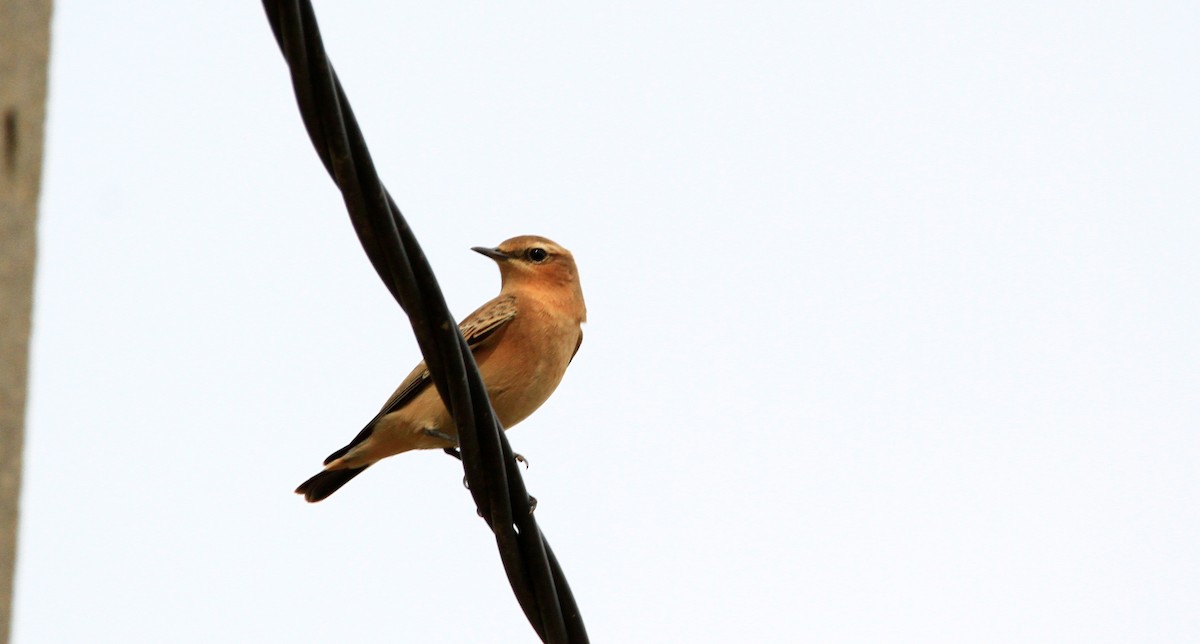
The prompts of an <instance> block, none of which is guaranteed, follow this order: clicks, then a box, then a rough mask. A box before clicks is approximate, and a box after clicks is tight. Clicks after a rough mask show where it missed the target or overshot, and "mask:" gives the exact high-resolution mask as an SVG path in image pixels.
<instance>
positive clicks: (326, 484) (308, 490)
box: [296, 465, 370, 503]
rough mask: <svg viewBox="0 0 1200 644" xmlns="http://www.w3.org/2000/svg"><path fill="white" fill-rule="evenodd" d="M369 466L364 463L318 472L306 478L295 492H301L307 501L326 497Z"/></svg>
mask: <svg viewBox="0 0 1200 644" xmlns="http://www.w3.org/2000/svg"><path fill="white" fill-rule="evenodd" d="M368 467H370V465H364V466H362V467H352V468H348V469H344V470H325V471H324V472H318V473H317V475H316V476H314V477H312V478H310V479H308V480H307V481H305V482H303V483H301V484H300V487H298V488H296V494H303V495H304V500H305V501H308V502H309V503H316V502H317V501H320V500H322V499H325V498H327V497H328V496H329V495H330V494H333V493H334V492H337V491H338V489H340V488H341V487H342V486H343V485H345V484H346V483H349V482H350V479H352V478H354V477H356V476H358V475H359V474H360V473H361V472H362V471H363V470H365V469H367V468H368Z"/></svg>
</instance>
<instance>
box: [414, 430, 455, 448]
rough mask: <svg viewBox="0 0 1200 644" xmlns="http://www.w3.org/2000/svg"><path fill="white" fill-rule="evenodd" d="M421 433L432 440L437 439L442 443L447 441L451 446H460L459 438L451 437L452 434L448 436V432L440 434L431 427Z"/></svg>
mask: <svg viewBox="0 0 1200 644" xmlns="http://www.w3.org/2000/svg"><path fill="white" fill-rule="evenodd" d="M421 433H422V434H425V435H426V436H428V437H430V438H436V439H438V440H440V441H446V442H447V443H450V444H451V445H458V439H457V438H455V437H453V436H451V435H450V434H447V433H446V432H439V431H438V430H436V429H433V428H431V427H426V428H425V429H422V430H421Z"/></svg>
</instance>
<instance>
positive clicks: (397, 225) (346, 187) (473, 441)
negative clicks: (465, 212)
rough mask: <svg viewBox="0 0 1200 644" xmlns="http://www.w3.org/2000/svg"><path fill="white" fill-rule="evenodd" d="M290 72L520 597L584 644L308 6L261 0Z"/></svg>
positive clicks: (537, 617)
mask: <svg viewBox="0 0 1200 644" xmlns="http://www.w3.org/2000/svg"><path fill="white" fill-rule="evenodd" d="M263 7H264V8H265V9H266V12H267V19H268V21H269V22H270V23H271V30H272V31H273V32H274V33H275V40H276V41H277V42H278V43H279V48H280V50H281V51H282V52H283V57H284V59H285V60H286V61H287V64H288V67H289V69H290V70H291V76H292V86H293V88H294V89H295V93H296V103H297V105H298V106H299V108H300V116H301V118H302V119H303V120H304V128H305V130H307V132H308V136H309V139H310V140H311V141H312V144H313V147H314V148H315V149H316V151H317V156H319V157H320V158H321V163H323V164H324V165H325V169H326V171H328V172H329V176H330V177H332V178H333V181H334V183H336V184H337V186H338V189H339V190H341V192H342V197H343V200H344V201H345V203H346V210H347V211H348V212H349V213H350V221H351V223H352V224H353V225H354V230H355V232H356V233H357V234H358V239H359V241H360V242H361V243H362V247H363V250H364V251H365V252H366V253H367V257H368V258H369V259H370V260H371V264H372V265H373V266H374V267H375V271H376V272H377V273H378V274H379V277H380V279H382V280H383V283H384V285H385V286H387V288H388V290H389V291H390V292H391V293H392V296H393V297H394V298H395V299H396V301H397V302H398V303H399V304H400V307H401V308H402V309H404V311H405V313H407V314H408V318H409V321H410V323H411V324H412V327H413V333H414V334H415V335H416V338H417V344H418V346H419V347H420V349H421V354H422V355H423V356H424V357H425V362H426V364H427V365H428V366H429V373H430V376H431V378H432V380H433V382H434V385H435V386H436V387H437V391H438V394H439V395H441V397H442V400H443V401H445V402H446V407H447V408H448V409H449V410H450V412H451V415H452V416H453V417H454V422H455V425H456V427H457V429H458V439H459V446H460V451H461V458H462V463H463V471H464V472H465V474H466V478H467V483H468V487H469V488H470V491H471V496H472V498H474V500H475V506H476V507H477V508H478V510H479V515H480V516H481V517H483V519H484V520H485V521H487V523H488V526H489V527H490V528H491V529H492V533H493V534H494V535H495V537H496V545H497V548H498V549H499V551H500V559H501V561H502V563H503V564H504V570H505V572H506V573H507V575H508V581H509V584H510V585H511V586H512V589H513V593H514V594H515V595H516V597H517V601H518V602H519V603H520V604H521V608H522V610H524V611H525V616H526V618H528V619H529V623H530V624H531V625H532V626H533V628H534V630H535V631H537V634H538V636H539V637H541V639H542V641H544V642H553V643H555V644H558V643H560V642H571V643H578V642H587V641H588V637H587V631H586V630H585V628H584V625H583V619H582V617H581V616H580V615H579V608H578V606H577V605H576V603H575V598H574V596H573V595H572V594H571V589H570V586H569V585H568V584H567V579H566V577H565V576H564V575H563V571H562V568H561V567H560V566H559V565H558V560H557V558H555V556H554V552H553V551H552V550H551V549H550V544H548V543H547V542H546V540H545V537H544V536H543V535H542V531H541V529H540V528H539V527H538V525H537V520H536V519H534V517H533V510H532V507H531V503H530V497H529V494H528V492H527V491H526V489H525V482H524V480H523V479H522V478H521V472H520V467H519V466H518V465H517V462H516V459H515V457H514V455H513V451H512V448H511V447H510V446H509V444H508V439H507V438H506V437H505V436H504V430H503V428H502V427H501V426H500V423H499V421H498V420H497V419H496V415H495V413H494V412H493V410H492V406H491V402H490V401H489V399H488V396H487V390H486V389H485V388H484V385H483V380H482V379H481V378H480V376H479V370H478V368H477V367H476V365H475V359H474V357H473V356H472V354H471V351H470V349H469V348H468V347H467V344H466V342H465V341H464V340H463V337H462V334H461V333H459V331H458V325H457V324H455V322H454V318H453V317H451V315H450V311H449V309H448V308H447V306H446V301H445V299H444V298H443V297H442V292H441V288H439V287H438V283H437V280H436V278H435V277H434V275H433V270H432V269H431V268H430V266H429V262H428V261H426V259H425V254H424V253H423V252H422V251H421V246H420V245H419V244H418V243H417V239H416V237H415V236H414V235H413V232H412V230H411V229H410V228H409V227H408V223H407V222H406V221H405V220H404V217H403V216H402V215H401V214H400V209H399V208H398V207H397V206H396V203H395V202H394V201H393V200H392V196H391V195H390V194H389V193H388V191H387V189H386V188H385V187H384V186H383V183H382V181H381V180H380V179H379V175H378V174H377V173H376V172H375V165H374V163H373V162H372V160H371V155H370V152H369V151H368V150H367V143H366V141H365V140H364V138H363V135H362V131H361V130H360V129H359V127H358V122H357V121H356V120H355V118H354V112H353V111H352V110H351V108H350V102H349V100H347V98H346V94H345V92H344V91H343V90H342V86H341V83H340V82H339V81H338V78H337V74H336V73H334V71H333V66H332V65H331V64H330V62H329V59H328V57H327V56H326V55H325V47H324V45H323V44H322V41H321V33H320V30H319V29H318V27H317V19H316V16H315V15H314V13H313V9H312V4H311V3H310V2H309V1H308V0H263Z"/></svg>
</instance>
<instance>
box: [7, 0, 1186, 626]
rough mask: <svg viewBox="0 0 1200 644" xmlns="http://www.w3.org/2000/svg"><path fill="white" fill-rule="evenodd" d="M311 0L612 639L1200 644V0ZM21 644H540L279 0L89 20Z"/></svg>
mask: <svg viewBox="0 0 1200 644" xmlns="http://www.w3.org/2000/svg"><path fill="white" fill-rule="evenodd" d="M971 4H972V3H951V2H946V3H891V4H881V3H841V2H839V3H833V2H830V3H822V4H809V5H801V4H799V3H790V2H788V3H785V2H779V3H765V2H764V3H753V4H739V3H687V4H683V3H677V4H672V3H662V2H659V3H649V4H647V3H618V4H612V3H609V4H605V5H594V6H588V7H581V6H566V5H564V4H562V3H430V2H426V3H386V2H329V1H321V2H319V3H318V6H317V10H318V16H319V18H320V21H321V25H322V27H323V29H324V33H325V36H326V41H327V45H328V47H329V49H330V51H331V55H332V56H333V59H334V61H335V64H336V65H337V69H338V70H339V72H340V73H341V75H342V79H343V81H344V83H345V86H346V89H347V91H348V93H349V95H350V98H351V100H352V103H353V105H354V107H355V110H356V111H357V114H358V116H359V118H360V119H361V121H362V124H363V127H364V130H365V132H366V135H367V138H368V141H369V142H370V143H371V145H372V147H373V151H374V153H375V158H376V161H377V163H378V165H379V168H380V171H381V173H382V175H383V176H384V178H385V181H386V182H387V184H388V186H389V188H390V189H391V191H392V193H393V194H394V195H395V197H396V199H397V201H398V202H399V203H400V205H401V208H402V209H403V211H404V213H405V215H406V216H407V217H408V218H409V221H410V222H411V223H412V226H413V228H414V229H415V230H416V232H417V234H418V236H419V238H420V239H421V242H422V244H423V245H424V248H425V250H426V252H427V254H428V255H429V257H430V259H431V261H432V262H433V264H434V268H435V270H437V272H438V275H439V277H440V279H441V282H442V285H443V288H444V290H445V291H446V295H447V298H448V299H449V301H450V304H451V308H452V309H453V310H454V311H455V313H456V315H458V316H462V315H465V314H466V313H468V312H470V311H471V309H472V308H474V307H475V306H476V305H478V304H479V303H481V302H483V301H484V300H486V299H487V298H489V297H491V296H493V295H494V294H495V292H496V290H497V289H498V284H499V279H498V276H497V273H496V270H495V268H494V266H493V265H492V263H491V262H489V261H488V260H486V259H484V258H481V257H479V256H478V255H476V254H474V253H472V252H470V251H469V250H468V248H469V247H471V246H475V245H493V244H495V243H498V242H499V241H501V240H503V239H505V238H507V237H510V236H513V235H517V234H525V233H534V234H541V235H545V236H548V237H550V238H552V239H554V240H556V241H558V242H560V243H562V244H563V245H565V246H567V247H568V248H571V249H572V250H573V251H574V252H575V254H576V257H577V258H578V261H579V264H580V267H581V271H582V275H583V280H584V292H585V294H586V296H587V300H588V305H589V313H590V319H591V321H590V323H589V324H588V326H587V327H586V341H585V342H584V344H583V348H582V350H581V352H580V354H579V356H578V358H577V359H576V360H575V362H574V364H572V366H571V369H570V371H569V373H568V375H567V378H566V379H565V380H564V382H563V384H562V386H561V387H560V388H559V391H558V393H557V394H556V395H555V396H554V398H553V399H552V400H551V401H550V402H549V403H548V404H547V405H546V406H545V407H544V408H543V409H542V410H540V411H539V412H538V413H536V414H535V415H534V416H533V417H532V418H531V419H530V420H528V421H526V422H525V423H524V424H522V425H521V426H520V427H518V428H517V429H515V430H514V431H513V432H512V433H511V434H510V438H511V440H512V442H513V445H514V448H515V449H516V450H517V451H519V452H521V453H523V454H524V455H526V456H527V457H528V458H529V459H530V460H531V461H532V469H531V470H529V472H528V473H527V477H526V480H527V482H528V485H529V486H530V489H531V491H532V492H533V494H534V495H536V496H537V497H538V499H539V501H540V505H539V508H538V518H539V521H540V522H541V525H542V527H543V529H544V530H545V532H546V534H547V535H548V537H549V539H550V542H551V543H552V544H553V546H554V548H555V550H556V551H557V553H558V555H559V558H560V559H561V561H562V563H563V566H564V568H565V570H566V573H567V576H568V578H569V580H570V581H571V583H572V585H573V588H574V590H575V594H576V596H577V598H578V600H579V603H580V605H581V607H582V610H583V614H584V617H585V621H586V623H587V626H588V629H589V631H590V633H591V634H592V636H593V639H594V640H596V641H597V642H667V641H674V642H730V641H745V642H793V641H811V642H872V643H873V642H922V643H926V642H953V643H960V642H1088V643H1095V642H1183V641H1197V640H1200V611H1197V606H1200V547H1198V546H1197V544H1198V543H1200V503H1198V502H1197V501H1198V496H1200V466H1198V465H1197V464H1198V463H1200V400H1198V398H1200V396H1198V394H1197V392H1198V391H1200V340H1198V337H1197V328H1200V305H1198V304H1197V281H1198V278H1200V259H1198V253H1197V248H1198V246H1200V218H1198V217H1197V215H1198V214H1200V118H1198V115H1200V74H1198V73H1197V69H1198V68H1200V39H1198V38H1197V37H1196V34H1197V33H1198V32H1200V5H1198V4H1196V3H1194V2H1176V3H1170V2H1165V3H1153V6H1151V4H1152V3H1144V2H1117V3H1092V2H1079V3H1074V4H1062V3H1045V2H1026V3H992V4H990V5H988V6H968V5H971ZM53 36H54V41H53V61H52V70H51V72H52V85H51V92H50V93H51V96H50V107H49V109H50V120H49V124H48V140H47V157H46V172H45V184H44V196H43V209H42V226H41V254H40V263H39V266H38V283H37V304H36V320H35V338H34V348H33V349H34V350H33V372H32V383H31V384H32V393H31V400H30V408H29V433H28V440H27V459H26V468H27V469H26V472H25V483H24V497H23V523H22V527H21V536H20V538H21V552H20V562H19V572H18V579H17V593H18V596H17V604H16V624H15V634H14V635H15V642H17V643H18V644H40V643H45V642H122V643H141V642H145V643H151V642H153V643H160V642H181V643H190V642H195V643H212V642H327V641H332V640H337V641H356V642H401V641H409V642H481V641H496V642H525V641H533V640H534V636H533V631H532V630H531V629H530V627H529V626H528V624H527V623H526V621H525V618H524V616H523V615H522V613H521V611H520V609H519V608H518V606H517V603H516V601H515V599H513V597H512V594H511V592H510V590H509V589H508V585H507V582H506V581H505V578H504V575H503V573H502V570H501V567H500V562H499V558H498V556H497V554H496V550H495V546H494V543H493V540H492V537H491V535H490V533H489V532H488V531H487V529H486V527H485V525H484V524H483V522H482V521H480V520H479V519H478V518H477V517H476V516H475V510H474V507H473V505H472V504H471V499H470V496H469V494H468V493H467V491H466V490H464V489H463V488H462V486H461V484H460V477H461V470H460V468H459V466H458V464H457V462H455V461H452V460H451V459H449V458H447V457H446V456H444V455H442V454H441V453H438V452H428V453H420V454H408V455H404V456H401V457H397V458H395V459H392V460H390V461H387V462H385V463H382V464H380V465H378V466H377V467H374V468H372V469H371V470H370V471H369V472H368V473H366V474H364V475H363V476H361V477H359V478H358V479H356V480H355V481H354V482H353V483H351V484H350V485H348V486H347V487H346V488H344V489H343V490H342V491H340V492H339V493H338V494H337V495H335V496H334V497H332V498H331V499H329V500H328V501H326V502H324V503H321V504H319V505H316V506H311V505H308V504H305V503H304V502H303V501H302V500H301V499H300V498H298V497H296V496H294V495H293V494H292V492H291V491H292V488H294V487H295V486H296V484H298V483H299V482H300V481H302V480H304V479H305V478H307V477H308V476H309V475H311V474H312V473H314V472H315V471H316V470H317V469H318V468H319V466H320V464H321V459H322V458H323V457H324V456H325V455H326V454H328V453H329V452H331V451H332V450H334V449H336V448H337V447H340V446H341V445H343V444H344V443H345V442H346V441H347V440H349V439H350V438H351V437H352V436H353V435H354V434H355V433H356V432H357V431H358V430H359V428H360V427H361V426H362V424H363V423H364V422H365V421H366V420H367V419H369V418H370V417H371V416H372V415H373V414H374V412H375V411H376V410H377V409H378V407H379V405H380V404H382V402H383V400H384V399H385V398H386V397H387V395H388V394H389V393H391V391H392V389H393V387H394V386H395V385H396V384H397V383H398V381H399V379H400V378H402V377H403V376H404V375H405V374H406V373H407V372H408V371H409V369H410V368H411V367H412V365H413V364H414V363H415V362H416V360H418V359H419V356H418V353H417V349H416V345H415V342H414V341H413V340H412V337H411V332H410V330H409V329H408V328H407V324H406V320H405V318H404V317H403V315H402V314H401V313H400V311H399V308H398V307H397V306H396V305H395V304H394V303H393V302H392V301H391V300H390V298H389V296H388V294H387V291H386V290H385V289H384V288H383V286H382V285H381V284H380V283H379V281H378V279H377V278H376V276H375V274H374V272H373V271H372V269H371V268H370V265H369V264H368V262H367V261H366V259H365V256H364V255H363V253H362V251H361V249H360V248H359V247H358V244H357V241H356V239H355V238H354V236H353V233H352V231H351V228H350V226H349V223H348V220H347V217H346V214H345V212H344V210H343V207H342V204H341V200H340V197H339V195H338V194H337V192H336V190H335V189H334V187H333V184H332V183H331V182H330V181H329V180H328V178H327V177H326V176H325V173H324V170H323V169H322V168H321V165H320V163H319V161H318V159H317V157H316V155H315V154H314V153H313V151H312V150H311V149H310V146H309V142H308V140H307V138H306V137H305V135H304V131H303V127H302V125H301V123H300V119H299V115H298V113H297V110H296V107H295V104H294V99H293V97H292V90H291V87H290V85H289V80H288V74H287V70H286V68H285V66H284V63H283V61H282V58H281V56H280V55H279V52H278V51H277V49H276V46H275V43H274V40H273V39H272V37H271V33H270V29H269V27H268V25H267V21H266V18H265V16H264V15H263V11H262V9H261V7H260V6H259V4H258V3H256V2H240V3H234V2H220V3H218V2H210V3H200V2H190V3H164V2H149V1H145V2H132V1H129V2H120V3H99V2H85V1H83V0H59V1H58V2H56V12H55V21H54V31H53Z"/></svg>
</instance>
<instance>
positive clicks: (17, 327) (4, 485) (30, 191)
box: [0, 0, 51, 644]
mask: <svg viewBox="0 0 1200 644" xmlns="http://www.w3.org/2000/svg"><path fill="white" fill-rule="evenodd" d="M50 11H51V0H0V644H7V643H8V641H9V636H10V634H11V630H12V597H13V573H14V572H15V564H16V552H17V519H18V515H17V505H18V501H19V499H20V494H21V451H22V445H23V443H24V432H25V391H26V383H27V378H28V372H29V369H28V367H29V327H30V316H31V313H32V309H33V268H34V260H35V257H36V251H37V235H36V233H37V202H38V192H39V189H40V187H41V179H42V139H43V136H42V133H43V128H44V124H45V118H46V68H47V63H48V62H49V52H50Z"/></svg>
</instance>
